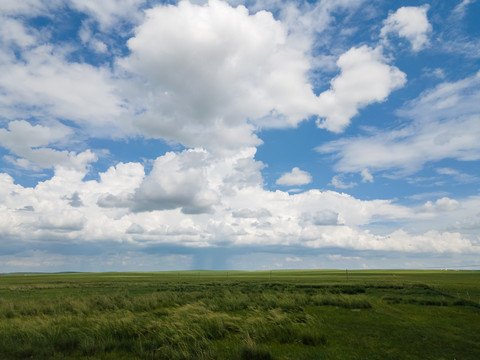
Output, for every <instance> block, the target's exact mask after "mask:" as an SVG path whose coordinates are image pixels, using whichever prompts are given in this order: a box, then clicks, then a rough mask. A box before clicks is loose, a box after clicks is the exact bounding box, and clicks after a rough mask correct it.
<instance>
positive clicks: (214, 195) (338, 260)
mask: <svg viewBox="0 0 480 360" xmlns="http://www.w3.org/2000/svg"><path fill="white" fill-rule="evenodd" d="M479 14H480V2H478V1H475V0H458V1H448V2H446V1H403V2H401V3H399V2H396V1H364V0H341V1H333V0H320V1H269V0H257V1H241V0H230V1H220V0H211V1H203V0H196V1H193V0H191V1H179V2H177V1H168V2H166V1H153V0H148V1H147V0H102V1H90V0H49V1H46V0H27V1H22V2H18V1H14V0H4V1H2V2H1V4H0V73H1V74H2V76H0V272H14V271H130V270H180V269H246V270H255V269H288V268H341V269H343V268H349V269H362V268H367V269H368V268H437V267H440V268H442V267H443V268H444V267H458V268H460V267H471V268H478V267H479V266H480V259H479V255H480V210H479V209H480V185H479V184H480V166H479V165H480V102H479V101H478V99H480V61H479V60H480V25H479V23H478V21H477V19H478V15H479Z"/></svg>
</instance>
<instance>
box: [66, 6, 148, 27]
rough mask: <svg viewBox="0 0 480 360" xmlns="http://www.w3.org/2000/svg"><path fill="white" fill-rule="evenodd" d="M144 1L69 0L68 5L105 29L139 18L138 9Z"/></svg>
mask: <svg viewBox="0 0 480 360" xmlns="http://www.w3.org/2000/svg"><path fill="white" fill-rule="evenodd" d="M145 2H146V0H102V1H95V0H69V3H70V5H71V6H72V7H73V8H75V9H77V10H79V11H82V12H85V13H86V14H88V15H90V16H91V17H92V18H94V19H95V20H97V21H98V23H99V25H100V27H101V28H103V29H106V28H109V27H112V26H114V25H117V24H119V23H120V24H121V23H122V22H125V21H129V22H135V21H138V20H139V19H140V18H141V13H140V7H141V6H142V5H143V4H145Z"/></svg>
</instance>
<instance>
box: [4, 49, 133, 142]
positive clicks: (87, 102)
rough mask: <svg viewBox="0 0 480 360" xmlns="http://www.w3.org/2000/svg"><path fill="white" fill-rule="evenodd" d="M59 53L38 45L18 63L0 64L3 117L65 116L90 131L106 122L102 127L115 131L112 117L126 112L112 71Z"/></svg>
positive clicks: (110, 131)
mask: <svg viewBox="0 0 480 360" xmlns="http://www.w3.org/2000/svg"><path fill="white" fill-rule="evenodd" d="M60 51H61V49H57V48H55V47H52V46H50V45H41V46H38V47H36V48H33V49H31V50H28V51H26V52H24V54H23V59H24V61H22V62H17V61H16V60H14V59H9V61H7V62H2V63H0V72H1V73H2V74H3V75H2V77H1V78H0V87H1V88H3V89H4V91H3V92H2V93H0V110H1V111H2V116H3V117H5V118H7V119H10V120H15V119H18V118H31V117H37V118H52V117H53V118H57V119H68V120H72V121H75V122H77V124H79V125H80V126H82V127H86V128H89V127H90V128H94V129H102V128H105V127H107V126H108V125H110V127H109V129H108V132H107V131H106V130H105V129H104V131H105V132H106V133H109V134H110V135H112V133H113V135H114V134H115V133H118V130H117V129H118V127H117V124H115V123H114V121H113V119H114V118H115V117H118V116H120V115H121V114H122V113H123V112H124V110H123V109H122V102H121V101H120V100H119V99H118V98H117V95H116V93H117V87H116V86H115V85H114V82H113V81H112V79H111V73H110V70H108V69H107V68H102V67H99V68H97V67H94V66H92V65H88V64H85V63H71V62H68V61H67V60H66V59H65V56H66V54H62V53H61V52H60ZM117 121H118V119H117ZM112 126H113V128H112Z"/></svg>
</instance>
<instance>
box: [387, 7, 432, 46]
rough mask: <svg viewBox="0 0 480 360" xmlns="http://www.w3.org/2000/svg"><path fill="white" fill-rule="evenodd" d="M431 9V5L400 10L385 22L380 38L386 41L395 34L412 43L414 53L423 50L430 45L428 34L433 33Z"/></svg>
mask: <svg viewBox="0 0 480 360" xmlns="http://www.w3.org/2000/svg"><path fill="white" fill-rule="evenodd" d="M429 8H430V6H429V5H423V6H418V7H414V6H404V7H401V8H399V9H398V10H397V11H396V12H394V13H392V14H390V15H389V16H388V18H387V19H386V20H385V21H384V22H383V28H382V30H381V32H380V36H381V37H383V38H384V39H386V38H387V36H388V34H390V33H395V34H397V35H398V36H400V37H403V38H406V39H407V40H408V41H409V42H410V43H411V45H412V50H413V51H419V50H422V49H423V48H424V47H426V46H427V45H428V34H429V33H430V32H431V31H432V25H430V23H429V22H428V18H427V11H428V9H429Z"/></svg>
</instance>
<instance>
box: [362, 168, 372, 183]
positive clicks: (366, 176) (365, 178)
mask: <svg viewBox="0 0 480 360" xmlns="http://www.w3.org/2000/svg"><path fill="white" fill-rule="evenodd" d="M360 174H361V175H362V182H373V176H372V174H370V171H368V169H363V170H362V171H361V173H360Z"/></svg>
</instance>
